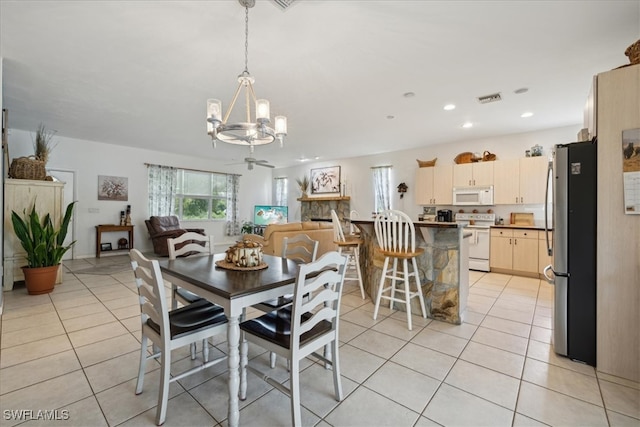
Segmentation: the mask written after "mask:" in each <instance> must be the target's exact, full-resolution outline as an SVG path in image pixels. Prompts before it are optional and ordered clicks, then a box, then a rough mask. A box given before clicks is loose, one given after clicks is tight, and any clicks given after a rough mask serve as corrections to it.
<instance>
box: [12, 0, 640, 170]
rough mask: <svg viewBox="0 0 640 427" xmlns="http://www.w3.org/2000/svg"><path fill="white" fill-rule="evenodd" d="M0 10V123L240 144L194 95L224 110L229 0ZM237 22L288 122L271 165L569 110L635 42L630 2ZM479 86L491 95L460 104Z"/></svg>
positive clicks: (473, 134) (236, 66)
mask: <svg viewBox="0 0 640 427" xmlns="http://www.w3.org/2000/svg"><path fill="white" fill-rule="evenodd" d="M0 18H1V27H0V28H1V33H0V36H1V37H0V48H1V51H0V55H1V56H2V57H3V58H4V59H3V61H4V71H3V73H4V74H3V96H4V100H3V106H4V108H7V109H8V110H9V127H10V128H16V129H23V130H30V131H33V130H35V129H36V127H37V126H38V124H39V123H41V122H42V123H44V124H45V125H46V126H47V128H49V129H53V130H56V131H57V134H58V135H60V136H66V137H71V138H79V139H86V140H94V141H100V142H105V143H110V144H119V145H127V146H132V147H141V148H151V149H155V150H160V151H166V152H176V153H185V154H190V155H195V156H201V157H202V156H206V157H210V158H212V159H216V160H220V161H222V162H230V161H232V160H234V159H235V160H237V159H242V158H243V157H245V156H247V155H248V154H249V153H248V149H247V148H244V147H238V146H229V145H226V144H222V145H225V146H224V147H221V144H218V148H217V149H216V150H213V149H212V148H211V143H210V138H209V136H208V135H207V134H206V122H205V107H206V99H207V98H219V99H221V100H223V104H224V108H225V109H226V106H227V105H228V103H229V101H230V99H231V96H232V94H233V91H234V90H235V87H236V84H237V82H236V77H237V75H238V74H240V72H241V71H242V70H243V69H244V8H243V7H242V6H240V5H239V3H238V2H237V1H236V0H219V1H213V0H210V1H202V0H200V1H187V0H180V1H155V0H140V1H124V0H122V1H89V0H86V1H53V0H49V1H29V0H22V1H8V0H2V1H0ZM249 36H250V37H249V71H250V72H251V74H252V75H253V76H254V77H255V79H256V83H255V90H256V93H257V95H258V97H260V98H267V99H269V100H270V101H271V110H272V117H273V115H276V114H284V115H286V116H287V117H288V121H289V135H288V137H287V139H286V141H285V148H284V149H280V148H279V147H278V146H277V144H272V145H270V146H267V147H259V148H257V149H256V153H255V157H257V158H266V159H269V160H270V161H271V162H272V163H273V164H275V165H276V166H278V167H284V166H289V165H293V164H295V163H296V159H299V158H301V157H307V158H311V157H315V156H319V157H320V158H321V159H326V160H329V159H335V158H343V157H351V156H360V155H367V154H374V153H383V152H386V151H396V150H400V149H408V148H415V147H422V146H426V145H430V144H439V143H445V142H450V141H460V140H470V139H477V138H484V137H491V136H493V135H504V134H510V133H519V132H528V131H535V130H539V129H547V128H553V127H559V126H565V125H573V124H579V123H582V114H583V107H584V104H585V101H586V98H587V95H588V92H589V87H590V85H591V78H592V76H593V75H595V74H597V73H599V72H603V71H607V70H609V69H612V68H615V67H618V66H621V65H624V64H627V63H628V59H627V57H625V56H624V50H625V49H626V47H627V46H629V45H630V44H631V43H633V42H634V41H635V40H637V39H638V38H640V0H634V1H611V0H609V1H399V0H393V1H365V0H356V1H338V0H333V1H328V0H325V1H320V0H318V1H312V0H298V1H296V3H294V4H293V6H291V7H290V8H288V9H287V10H285V11H283V10H281V9H280V8H279V7H277V6H276V5H275V4H274V3H273V2H271V1H266V0H258V1H257V4H256V6H255V7H254V8H252V9H250V11H249ZM523 87H526V88H528V89H529V91H528V92H526V93H524V94H519V95H518V94H515V93H514V91H515V90H516V89H519V88H523ZM406 92H414V93H415V96H413V97H410V98H408V97H404V96H403V94H404V93H406ZM494 92H500V93H501V94H502V98H503V100H502V101H501V102H498V103H491V104H480V103H479V102H478V101H477V100H476V97H478V96H482V95H487V94H491V93H494ZM447 103H454V104H456V105H457V108H456V109H455V110H454V111H449V112H447V111H443V108H442V107H443V106H444V105H445V104H447ZM236 109H237V107H236ZM525 111H531V112H533V113H534V115H533V116H532V117H530V118H528V119H523V118H521V117H520V115H521V114H522V113H523V112H525ZM274 113H275V114H274ZM387 116H394V117H395V118H394V119H388V118H387ZM465 121H471V122H473V123H474V127H473V128H471V129H462V128H461V125H462V123H463V122H465Z"/></svg>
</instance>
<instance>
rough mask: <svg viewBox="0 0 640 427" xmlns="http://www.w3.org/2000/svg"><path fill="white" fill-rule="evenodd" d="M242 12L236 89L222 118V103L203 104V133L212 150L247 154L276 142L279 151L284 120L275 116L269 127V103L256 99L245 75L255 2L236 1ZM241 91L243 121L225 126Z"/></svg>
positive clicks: (249, 81) (284, 127) (247, 73)
mask: <svg viewBox="0 0 640 427" xmlns="http://www.w3.org/2000/svg"><path fill="white" fill-rule="evenodd" d="M238 1H239V2H240V4H241V5H242V6H243V7H244V8H245V43H244V71H243V72H242V73H241V74H240V75H239V76H238V83H239V84H238V88H237V89H236V92H235V94H234V95H233V98H232V100H231V104H230V105H229V109H228V110H227V112H226V114H224V117H223V115H222V101H220V100H219V99H208V100H207V133H208V134H209V135H211V139H212V141H213V147H214V148H215V147H216V142H217V141H221V142H226V143H228V144H237V145H245V146H249V147H250V151H251V153H253V149H254V147H255V146H257V145H266V144H271V143H272V142H273V141H275V140H276V139H277V140H279V141H280V147H282V145H283V142H284V137H285V136H286V135H287V118H286V117H285V116H276V117H275V120H274V121H275V124H274V127H270V126H269V124H270V123H271V119H270V112H269V101H268V100H266V99H257V97H256V94H255V92H254V90H253V83H254V81H255V79H254V78H253V77H252V76H251V74H249V69H248V62H249V61H248V57H249V55H248V52H249V8H250V7H253V6H255V0H238ZM243 89H244V98H245V112H246V121H244V122H235V123H229V122H228V120H229V117H230V115H231V111H232V110H233V107H234V106H235V104H236V100H237V99H238V97H239V95H240V92H241V91H242V90H243ZM252 104H253V106H254V111H255V114H254V118H255V119H254V120H252V119H251V105H252Z"/></svg>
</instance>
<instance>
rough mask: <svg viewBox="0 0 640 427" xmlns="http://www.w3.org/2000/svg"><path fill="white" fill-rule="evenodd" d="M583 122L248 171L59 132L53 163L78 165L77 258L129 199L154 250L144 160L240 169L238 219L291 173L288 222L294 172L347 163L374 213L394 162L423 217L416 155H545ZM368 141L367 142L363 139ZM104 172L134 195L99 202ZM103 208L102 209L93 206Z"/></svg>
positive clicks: (22, 140)
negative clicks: (377, 183)
mask: <svg viewBox="0 0 640 427" xmlns="http://www.w3.org/2000/svg"><path fill="white" fill-rule="evenodd" d="M579 129H580V126H579V125H576V126H568V127H563V128H557V129H550V130H546V131H542V132H532V133H524V134H516V135H509V136H505V137H497V138H490V139H481V140H469V141H464V142H457V143H451V144H440V145H433V146H425V147H423V148H418V149H413V150H405V151H396V152H392V153H386V154H379V155H371V156H363V157H356V158H349V159H337V160H331V161H325V162H315V163H304V164H302V165H300V166H296V167H290V168H281V169H274V170H273V171H272V170H269V169H266V168H255V169H254V170H252V171H248V170H247V169H246V167H245V166H235V167H230V166H225V165H224V164H222V163H216V162H213V161H211V160H210V159H203V158H201V157H196V156H186V155H185V156H178V155H175V154H168V153H161V152H157V151H152V150H141V149H136V148H129V147H123V146H118V145H110V144H103V143H99V142H94V141H86V140H78V139H72V138H65V137H58V136H56V137H55V141H56V142H57V145H56V147H55V148H54V150H53V152H52V154H51V159H50V160H49V163H48V165H47V166H48V167H49V168H52V169H66V170H72V171H75V172H76V176H77V185H78V188H77V189H76V194H77V195H78V204H77V206H76V217H75V218H76V230H75V239H76V240H77V243H76V247H75V257H76V258H83V257H93V256H94V255H95V226H96V225H97V224H117V223H118V222H119V220H120V211H121V210H123V209H124V208H125V207H126V205H127V204H130V205H131V209H132V219H133V224H134V225H135V226H136V227H135V237H134V238H135V247H136V248H139V249H141V250H143V251H146V250H151V248H152V245H151V242H150V240H149V237H148V233H147V230H146V226H145V225H144V220H145V219H146V218H148V217H149V214H148V208H147V200H148V191H147V168H146V166H145V165H144V164H145V163H152V164H162V165H167V166H174V167H184V168H192V169H202V170H209V171H217V172H226V173H239V174H241V175H242V177H241V180H240V192H241V193H240V194H241V197H240V219H241V220H249V221H250V220H252V218H253V205H256V204H271V203H272V190H273V188H272V187H273V185H272V181H273V180H272V178H273V177H279V176H287V177H288V178H289V221H299V220H300V203H299V202H298V201H297V200H296V198H298V197H299V196H300V191H299V189H298V187H297V185H296V182H295V179H296V178H298V177H302V176H303V175H304V174H309V171H310V169H312V168H318V167H325V166H336V165H339V166H341V175H342V177H341V179H342V182H343V183H345V184H346V194H347V195H349V196H351V208H352V209H356V210H357V211H358V212H359V213H360V215H361V216H362V217H363V218H365V217H368V216H369V215H370V213H371V211H372V210H373V204H374V203H373V192H372V178H371V169H370V168H371V167H372V166H379V165H392V166H393V170H392V189H393V198H392V206H393V207H394V208H396V209H400V210H403V211H406V212H407V213H409V214H410V215H412V216H413V217H417V215H418V213H420V212H421V211H422V207H421V206H417V205H416V204H415V203H414V194H413V191H414V190H415V184H414V180H415V172H416V168H417V167H418V165H417V162H416V159H421V160H429V159H433V158H434V157H437V158H438V164H443V163H445V162H451V163H453V159H454V158H455V156H456V155H457V154H459V153H460V152H463V151H472V152H478V153H480V154H481V153H482V152H483V151H484V150H489V151H490V152H492V153H495V154H497V156H498V159H510V158H518V157H523V156H524V152H525V150H527V149H529V148H530V147H531V146H533V145H535V144H540V145H542V146H543V147H544V151H543V154H544V155H549V154H550V153H551V148H552V147H553V145H554V144H558V143H566V142H571V141H574V140H575V138H576V134H577V132H578V130H579ZM32 136H33V135H32V133H31V132H26V131H21V130H16V129H12V131H11V135H10V138H9V152H10V154H11V158H12V159H13V158H15V157H19V156H27V155H31V154H33V143H32ZM363 145H364V144H363ZM98 175H110V176H122V177H127V178H128V179H129V201H127V202H115V201H99V200H98V196H97V186H98ZM400 182H405V183H406V184H407V185H408V186H409V190H408V191H407V193H405V196H404V198H403V199H400V198H399V195H398V193H396V192H395V188H396V186H397V185H398V184H399V183H400ZM95 209H97V210H98V212H97V213H93V212H90V210H92V211H94V210H95ZM494 210H495V211H496V213H497V214H498V215H500V216H503V217H508V215H509V212H511V211H518V212H522V211H524V210H529V211H532V212H534V214H535V218H536V220H537V221H540V220H542V219H543V218H542V212H543V211H542V206H541V205H530V206H527V207H526V208H525V207H523V206H521V205H514V206H500V207H496V208H495V209H494ZM185 224H186V225H188V226H190V227H200V228H204V229H205V230H206V231H207V233H209V234H213V235H214V236H215V239H216V241H217V242H219V243H227V242H228V243H230V242H232V241H234V240H235V238H234V237H229V236H224V222H221V221H216V222H188V223H185ZM108 237H109V240H110V241H112V242H115V241H117V239H118V238H119V237H125V236H124V235H123V236H119V235H117V234H115V233H114V234H112V235H108Z"/></svg>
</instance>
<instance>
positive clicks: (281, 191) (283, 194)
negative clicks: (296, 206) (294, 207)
mask: <svg viewBox="0 0 640 427" xmlns="http://www.w3.org/2000/svg"><path fill="white" fill-rule="evenodd" d="M275 181H276V191H275V197H274V204H275V205H276V206H287V204H288V200H287V198H288V191H287V188H288V185H289V179H288V178H286V177H280V178H276V179H275Z"/></svg>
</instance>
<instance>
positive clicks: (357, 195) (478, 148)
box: [273, 125, 581, 223]
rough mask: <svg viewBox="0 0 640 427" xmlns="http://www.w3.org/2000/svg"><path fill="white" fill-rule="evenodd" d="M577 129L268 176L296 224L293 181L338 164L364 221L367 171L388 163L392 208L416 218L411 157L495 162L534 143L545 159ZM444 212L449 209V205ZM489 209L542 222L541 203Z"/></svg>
mask: <svg viewBox="0 0 640 427" xmlns="http://www.w3.org/2000/svg"><path fill="white" fill-rule="evenodd" d="M580 128H581V126H580V125H575V126H566V127H561V128H555V129H548V130H545V131H541V132H530V133H521V134H513V135H507V136H502V137H494V138H486V139H477V140H468V141H460V142H456V143H447V144H439V145H430V146H425V147H423V148H417V149H412V150H405V151H395V152H392V153H385V154H379V155H371V156H363V157H355V158H349V159H337V160H331V161H323V162H314V163H304V164H301V165H300V166H296V167H290V168H280V169H275V170H274V172H273V174H274V175H273V176H286V177H288V178H289V186H290V187H289V220H290V221H294V220H298V221H299V220H300V202H298V201H296V198H298V197H300V190H299V189H298V186H297V184H296V181H295V179H296V178H300V177H302V176H303V175H305V174H307V175H308V174H309V171H310V170H311V169H314V168H319V167H326V166H340V167H341V179H342V182H343V183H346V195H347V196H351V209H355V210H357V211H358V212H359V213H360V216H361V217H362V218H366V217H369V216H370V214H371V212H372V211H373V207H374V200H373V191H372V174H371V169H370V168H371V167H373V166H381V165H392V166H393V169H392V173H391V180H392V182H391V188H392V193H393V197H392V208H393V209H400V210H402V211H405V212H407V213H408V214H409V215H411V216H412V217H414V218H417V216H418V214H419V213H421V212H422V206H418V205H416V204H415V203H414V193H413V192H414V190H415V174H416V169H417V168H418V164H417V162H416V159H420V160H431V159H433V158H434V157H437V158H438V161H437V162H436V164H437V165H442V164H454V161H453V159H454V158H455V157H456V156H457V155H458V154H459V153H461V152H465V151H471V152H475V153H478V155H481V154H482V153H483V152H484V151H485V150H488V151H490V152H491V153H494V154H496V155H497V158H498V159H501V160H507V159H514V158H520V157H524V156H525V150H528V149H530V148H531V147H532V146H534V145H536V144H539V145H541V146H542V147H543V155H544V156H551V152H552V149H553V146H554V145H555V144H564V143H568V142H572V141H575V140H576V138H577V133H578V131H579V130H580ZM391 143H392V142H390V144H391ZM363 145H366V144H363ZM401 182H405V183H406V184H407V185H408V186H409V189H408V191H407V192H406V193H405V194H404V197H403V198H402V199H400V195H399V194H398V193H397V192H396V187H397V185H398V184H399V183H401ZM448 208H451V207H450V206H448ZM493 209H494V211H495V212H496V215H498V216H501V217H503V218H506V219H507V220H508V218H509V213H511V212H533V213H534V219H535V220H536V221H537V222H538V223H543V222H544V206H543V205H525V206H523V205H503V206H496V207H494V208H493Z"/></svg>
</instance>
